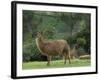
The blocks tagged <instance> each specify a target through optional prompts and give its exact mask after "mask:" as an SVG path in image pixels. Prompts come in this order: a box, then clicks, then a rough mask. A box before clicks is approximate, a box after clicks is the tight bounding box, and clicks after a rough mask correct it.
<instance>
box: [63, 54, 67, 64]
mask: <svg viewBox="0 0 100 80" xmlns="http://www.w3.org/2000/svg"><path fill="white" fill-rule="evenodd" d="M63 57H64V64H66V60H67V55H66V54H64V56H63Z"/></svg>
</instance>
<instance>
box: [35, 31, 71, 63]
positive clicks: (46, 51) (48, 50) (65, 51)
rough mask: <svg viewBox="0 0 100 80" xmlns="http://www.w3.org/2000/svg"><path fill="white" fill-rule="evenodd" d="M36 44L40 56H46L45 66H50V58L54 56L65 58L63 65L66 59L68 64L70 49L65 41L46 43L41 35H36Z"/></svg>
mask: <svg viewBox="0 0 100 80" xmlns="http://www.w3.org/2000/svg"><path fill="white" fill-rule="evenodd" d="M36 44H37V47H38V49H39V51H40V52H41V54H43V55H45V56H47V59H48V63H47V65H50V61H51V57H52V56H56V55H63V56H64V58H65V64H66V59H67V57H68V59H69V63H70V47H69V45H68V43H67V42H66V41H65V40H52V41H50V40H48V41H47V40H44V38H43V36H42V34H41V33H38V34H37V38H36Z"/></svg>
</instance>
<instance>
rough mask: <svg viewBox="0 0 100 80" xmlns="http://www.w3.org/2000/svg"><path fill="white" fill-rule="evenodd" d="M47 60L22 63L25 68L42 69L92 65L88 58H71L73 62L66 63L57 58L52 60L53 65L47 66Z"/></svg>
mask: <svg viewBox="0 0 100 80" xmlns="http://www.w3.org/2000/svg"><path fill="white" fill-rule="evenodd" d="M46 64H47V61H34V62H24V63H23V64H22V68H23V69H39V68H40V69H41V68H61V67H81V66H90V65H91V62H90V60H88V59H85V60H79V59H74V60H71V64H69V63H68V60H67V63H66V64H64V60H56V61H51V65H50V66H47V65H46Z"/></svg>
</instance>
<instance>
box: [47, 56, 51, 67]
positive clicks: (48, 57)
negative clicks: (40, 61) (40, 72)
mask: <svg viewBox="0 0 100 80" xmlns="http://www.w3.org/2000/svg"><path fill="white" fill-rule="evenodd" d="M47 60H48V62H47V66H50V61H51V56H47Z"/></svg>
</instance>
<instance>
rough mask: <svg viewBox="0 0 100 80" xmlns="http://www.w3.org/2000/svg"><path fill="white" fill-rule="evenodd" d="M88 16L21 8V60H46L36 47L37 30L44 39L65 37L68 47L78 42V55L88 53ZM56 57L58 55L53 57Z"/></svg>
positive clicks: (85, 14) (55, 58)
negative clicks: (41, 33)
mask: <svg viewBox="0 0 100 80" xmlns="http://www.w3.org/2000/svg"><path fill="white" fill-rule="evenodd" d="M90 17H91V15H90V14H88V13H71V12H46V11H29V10H23V62H29V61H46V60H47V58H46V56H43V55H41V53H40V52H39V50H38V49H37V47H36V43H35V38H36V33H37V32H38V31H42V32H44V37H45V38H46V39H52V40H54V39H65V40H67V41H68V43H69V45H70V47H73V45H75V44H78V45H79V46H80V47H79V48H78V49H77V51H78V53H77V54H78V55H81V54H83V53H87V54H90V26H91V25H90V20H91V19H90ZM57 59H60V57H58V56H56V57H54V58H53V60H57Z"/></svg>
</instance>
